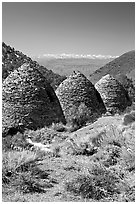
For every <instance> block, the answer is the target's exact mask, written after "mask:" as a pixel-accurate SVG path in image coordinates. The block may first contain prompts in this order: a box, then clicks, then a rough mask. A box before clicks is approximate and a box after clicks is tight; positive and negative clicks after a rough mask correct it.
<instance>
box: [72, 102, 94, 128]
mask: <svg viewBox="0 0 137 204" xmlns="http://www.w3.org/2000/svg"><path fill="white" fill-rule="evenodd" d="M70 112H73V116H71V117H70V118H69V121H68V123H70V124H71V125H72V126H73V127H75V130H77V129H79V128H81V127H82V126H84V125H86V123H87V122H94V121H95V120H96V118H97V116H98V113H91V111H90V110H89V108H88V107H87V106H86V105H85V103H81V104H80V105H79V106H78V107H76V106H73V107H72V108H70Z"/></svg>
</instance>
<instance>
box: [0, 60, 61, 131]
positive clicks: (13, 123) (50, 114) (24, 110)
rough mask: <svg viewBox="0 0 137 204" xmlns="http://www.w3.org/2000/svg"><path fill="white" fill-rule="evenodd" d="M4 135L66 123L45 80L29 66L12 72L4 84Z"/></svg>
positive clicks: (26, 65)
mask: <svg viewBox="0 0 137 204" xmlns="http://www.w3.org/2000/svg"><path fill="white" fill-rule="evenodd" d="M2 99H3V105H2V120H3V121H2V123H3V124H2V125H3V134H7V133H9V134H14V133H16V132H17V131H18V130H20V129H22V130H24V129H25V128H28V129H37V128H41V127H43V126H48V125H50V124H52V122H60V121H61V122H63V123H65V117H64V115H63V112H62V109H61V106H60V103H59V100H58V98H57V97H56V94H55V92H54V90H53V89H52V87H51V86H50V85H49V84H48V83H47V82H46V79H45V77H43V76H42V74H41V73H40V72H39V71H38V70H37V69H36V68H33V67H31V65H30V64H24V65H22V66H21V67H20V68H18V69H17V70H15V71H14V72H12V73H11V74H10V75H9V76H8V77H7V78H6V79H5V81H4V82H3V90H2Z"/></svg>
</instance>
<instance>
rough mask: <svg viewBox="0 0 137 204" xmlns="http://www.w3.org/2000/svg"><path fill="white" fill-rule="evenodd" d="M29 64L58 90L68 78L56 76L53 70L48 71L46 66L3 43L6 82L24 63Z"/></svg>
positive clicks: (3, 71)
mask: <svg viewBox="0 0 137 204" xmlns="http://www.w3.org/2000/svg"><path fill="white" fill-rule="evenodd" d="M26 62H29V63H30V64H31V65H32V66H33V67H36V68H37V69H38V70H39V71H40V72H41V73H42V75H43V76H44V77H45V78H46V79H47V81H48V82H49V83H50V84H51V86H52V87H53V88H54V89H56V88H57V87H58V85H59V84H60V83H61V82H62V81H63V80H64V79H65V78H66V77H65V76H60V75H59V74H55V73H54V72H52V71H51V70H48V69H47V68H45V67H44V66H40V65H39V64H38V63H37V62H36V61H33V60H32V59H31V58H30V57H28V56H26V55H24V54H23V53H22V52H20V51H16V50H15V49H14V48H11V47H10V46H7V45H6V44H5V43H4V42H3V43H2V79H3V80H4V79H5V78H6V77H7V76H8V75H9V74H10V73H11V72H12V71H14V70H15V69H17V68H19V67H20V66H21V65H23V64H24V63H26Z"/></svg>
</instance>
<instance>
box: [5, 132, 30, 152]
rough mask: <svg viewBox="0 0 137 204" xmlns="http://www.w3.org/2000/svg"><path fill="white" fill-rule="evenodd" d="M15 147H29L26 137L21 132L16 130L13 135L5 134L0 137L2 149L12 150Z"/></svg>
mask: <svg viewBox="0 0 137 204" xmlns="http://www.w3.org/2000/svg"><path fill="white" fill-rule="evenodd" d="M15 147H17V148H19V149H27V148H29V146H28V144H27V142H26V137H25V135H24V134H23V133H20V132H17V134H15V135H7V136H6V137H2V149H3V150H4V151H8V150H12V149H14V148H15Z"/></svg>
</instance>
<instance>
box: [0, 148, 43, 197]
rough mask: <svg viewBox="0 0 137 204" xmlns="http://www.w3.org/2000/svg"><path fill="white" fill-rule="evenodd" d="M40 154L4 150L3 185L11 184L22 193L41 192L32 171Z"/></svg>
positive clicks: (34, 170)
mask: <svg viewBox="0 0 137 204" xmlns="http://www.w3.org/2000/svg"><path fill="white" fill-rule="evenodd" d="M40 159H41V158H40V156H39V155H38V154H36V153H34V152H30V151H25V150H24V151H22V152H16V151H11V152H4V153H3V158H2V182H3V187H5V186H6V185H8V186H12V187H14V188H16V189H18V190H20V191H22V192H23V193H27V192H43V187H42V186H41V185H40V184H39V182H38V179H37V176H36V175H35V173H34V172H36V170H37V168H36V167H37V162H38V161H39V160H40Z"/></svg>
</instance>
